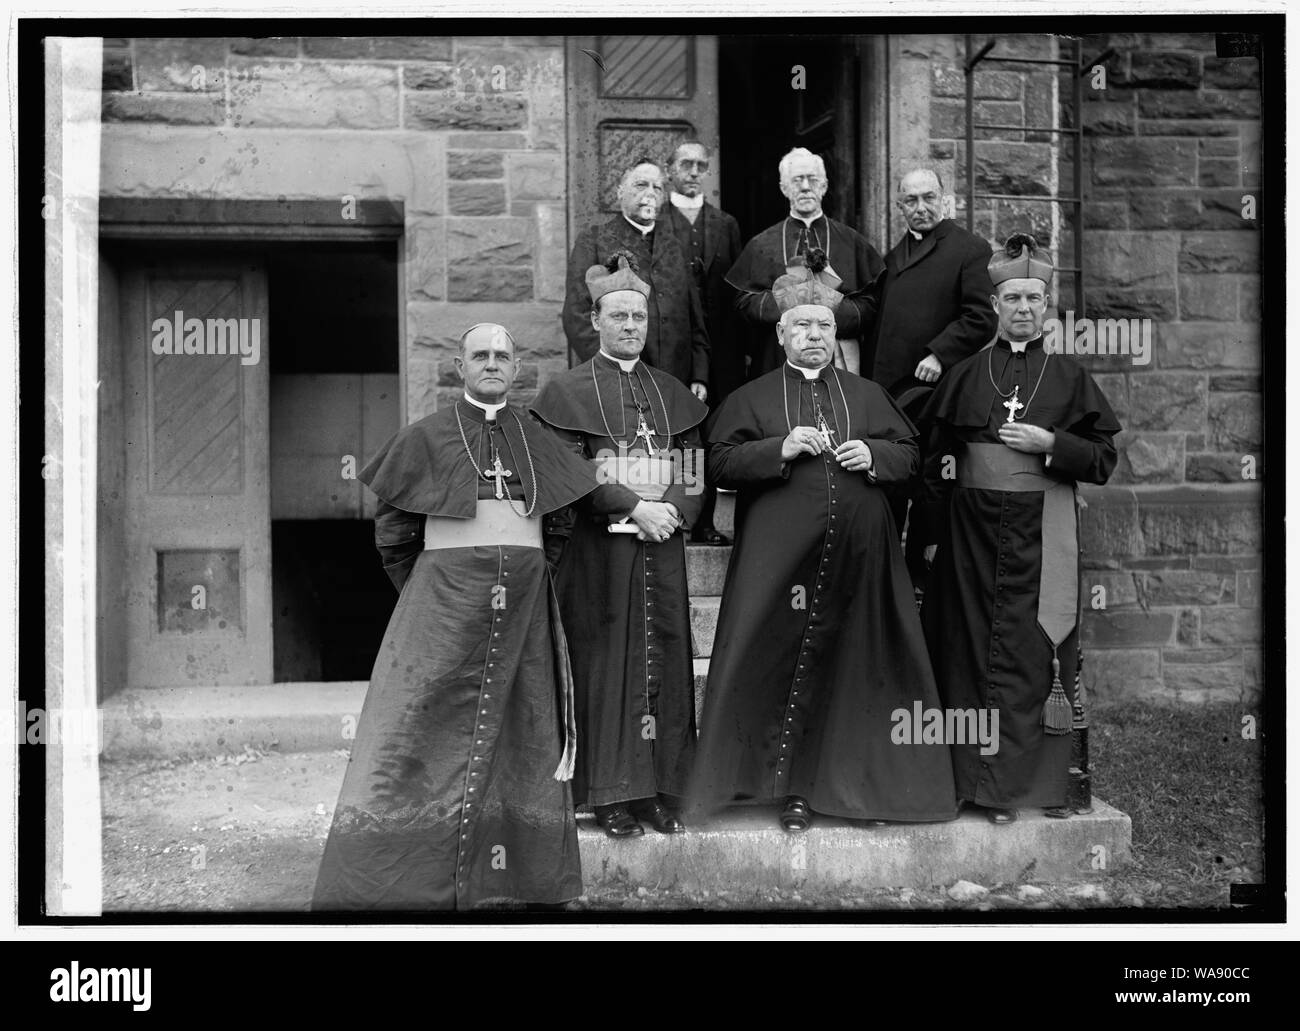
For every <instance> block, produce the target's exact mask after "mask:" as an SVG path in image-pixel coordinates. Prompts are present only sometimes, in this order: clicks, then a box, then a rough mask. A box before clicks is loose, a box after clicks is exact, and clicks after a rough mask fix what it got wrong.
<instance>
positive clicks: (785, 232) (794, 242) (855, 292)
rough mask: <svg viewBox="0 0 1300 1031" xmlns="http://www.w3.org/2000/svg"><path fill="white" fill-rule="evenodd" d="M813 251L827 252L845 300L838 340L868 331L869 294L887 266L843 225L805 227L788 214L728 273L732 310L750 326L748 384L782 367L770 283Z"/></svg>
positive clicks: (827, 222) (817, 222)
mask: <svg viewBox="0 0 1300 1031" xmlns="http://www.w3.org/2000/svg"><path fill="white" fill-rule="evenodd" d="M813 248H819V249H821V250H823V251H825V252H826V256H827V260H828V261H829V271H832V272H834V273H835V274H836V275H837V276H839V278H840V280H841V284H840V286H839V291H840V293H842V294H844V300H842V301H841V302H840V303H839V305H838V307H836V309H835V335H836V337H838V338H839V339H840V340H842V341H843V340H849V339H854V340H857V339H860V338H862V337H863V335H864V334H865V333H866V332H867V330H868V329H869V328H870V322H871V319H872V318H873V317H874V312H875V307H874V301H873V300H872V299H871V298H870V297H869V296H868V291H869V288H870V286H871V283H872V280H874V279H875V278H876V276H877V275H878V274H879V273H880V271H881V270H882V269H883V268H884V267H885V263H884V261H882V260H881V257H880V254H879V253H878V252H877V251H876V249H875V248H874V247H872V246H871V244H869V243H868V242H867V239H866V237H864V236H863V235H862V234H861V233H859V232H858V231H857V230H856V229H853V228H852V227H850V226H846V225H845V224H844V223H843V222H837V221H835V220H834V219H833V218H829V217H827V216H826V215H821V216H819V217H817V218H816V219H814V220H813V222H812V224H811V225H805V224H804V223H803V222H802V221H801V220H799V219H797V218H794V217H793V216H789V215H787V216H786V217H785V218H784V219H782V220H781V221H780V222H778V223H777V224H776V225H774V226H768V227H767V228H766V229H764V230H763V231H762V232H761V233H759V234H758V235H757V236H755V237H754V238H753V239H752V240H750V241H749V243H747V244H745V249H744V250H743V251H741V252H740V257H739V258H737V259H736V264H735V265H733V266H732V267H731V271H729V272H728V273H727V282H728V283H729V284H730V285H731V286H732V287H734V288H735V290H736V291H737V293H736V301H735V304H736V310H737V311H738V312H740V316H741V318H742V319H744V321H745V322H746V323H747V324H748V326H749V333H750V339H749V353H750V357H751V364H750V367H749V378H750V379H751V380H752V379H757V378H758V377H759V376H762V375H764V374H765V373H768V372H771V371H772V370H773V369H775V368H777V367H778V366H780V365H784V364H785V352H784V350H782V348H781V344H780V341H778V340H777V338H776V324H777V322H778V321H779V320H780V318H781V309H780V307H779V306H778V305H777V303H776V299H775V298H774V297H773V296H772V284H773V283H775V282H776V280H777V279H778V278H779V277H780V276H783V275H785V272H786V269H787V268H788V267H789V266H790V265H802V264H803V259H804V254H805V252H806V251H808V250H810V249H813Z"/></svg>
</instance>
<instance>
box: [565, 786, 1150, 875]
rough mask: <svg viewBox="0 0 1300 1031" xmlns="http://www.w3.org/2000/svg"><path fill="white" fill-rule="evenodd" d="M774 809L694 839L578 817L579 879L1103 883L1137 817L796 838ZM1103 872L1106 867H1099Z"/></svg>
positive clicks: (831, 823)
mask: <svg viewBox="0 0 1300 1031" xmlns="http://www.w3.org/2000/svg"><path fill="white" fill-rule="evenodd" d="M776 813H777V810H776V809H775V808H772V807H756V806H754V807H745V808H733V809H731V810H728V811H726V812H724V813H723V814H721V815H719V816H718V817H715V818H714V819H713V820H712V821H710V822H709V823H707V824H701V825H699V826H695V825H692V826H690V827H689V828H688V830H687V832H686V833H685V834H675V835H663V834H656V833H655V832H654V831H653V830H651V829H650V828H648V827H647V828H646V833H645V835H644V836H643V837H640V838H625V839H620V840H615V839H613V838H609V837H607V836H606V835H605V834H604V832H603V831H601V830H600V829H599V828H598V827H597V826H596V822H595V817H594V816H593V815H592V814H590V813H581V812H580V813H579V814H578V841H579V847H580V849H581V852H582V876H583V880H584V882H585V883H586V884H587V886H588V888H589V889H590V888H592V887H594V886H597V885H601V884H612V883H617V882H621V883H624V884H637V885H645V886H646V887H647V888H655V889H660V890H672V889H676V890H680V891H688V892H702V891H708V892H710V893H716V892H718V891H729V892H732V893H739V892H740V891H746V892H753V891H762V890H765V889H766V890H771V889H785V890H789V889H792V888H793V889H801V890H807V891H830V892H833V891H836V890H843V889H849V890H857V891H861V890H862V889H864V888H902V887H912V888H921V887H932V886H935V885H945V884H952V883H953V882H954V881H957V880H968V881H974V882H975V883H977V884H981V885H984V886H985V887H991V886H992V885H994V884H1006V883H1011V882H1014V881H1016V880H1020V879H1026V880H1034V881H1068V880H1077V879H1082V878H1086V877H1090V876H1096V871H1097V870H1098V869H1099V868H1100V869H1106V870H1110V869H1114V868H1115V867H1117V866H1120V865H1123V864H1124V863H1126V862H1127V861H1128V859H1129V852H1130V847H1131V842H1132V823H1131V821H1130V820H1129V818H1128V816H1126V815H1125V814H1124V813H1122V812H1120V811H1119V810H1118V809H1115V808H1113V807H1111V806H1109V805H1107V804H1106V803H1105V802H1102V801H1100V800H1097V799H1094V800H1093V812H1092V813H1090V814H1088V815H1086V816H1077V815H1076V816H1072V817H1070V818H1069V819H1066V820H1057V819H1052V818H1050V817H1047V816H1044V815H1043V814H1042V812H1041V811H1040V810H1037V809H1034V810H1024V811H1022V812H1021V814H1020V819H1019V820H1017V821H1016V822H1015V823H1013V824H1007V825H1003V826H994V825H993V824H991V823H989V822H988V820H987V819H985V817H984V816H983V814H982V813H980V812H978V811H970V812H964V813H962V815H961V816H960V817H959V818H958V819H956V820H953V821H951V822H949V823H925V824H888V825H886V826H884V827H872V826H869V825H866V824H864V823H860V822H854V821H848V820H832V819H828V818H823V817H815V818H814V820H813V825H812V826H811V827H810V828H809V829H808V830H807V831H806V832H804V833H803V834H798V835H793V834H787V833H786V832H785V831H784V830H782V829H781V828H780V827H779V826H778V825H777V820H776ZM1099 863H1101V864H1103V865H1102V866H1100V867H1099V866H1098V865H1097V864H1099Z"/></svg>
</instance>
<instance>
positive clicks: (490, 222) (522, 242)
mask: <svg viewBox="0 0 1300 1031" xmlns="http://www.w3.org/2000/svg"><path fill="white" fill-rule="evenodd" d="M535 252H536V243H535V241H534V233H533V221H532V220H531V219H527V218H449V219H447V260H448V263H449V265H450V266H453V267H454V266H455V265H456V264H458V263H460V262H463V261H470V262H475V263H478V264H480V265H527V264H530V263H531V262H532V260H533V255H534V253H535Z"/></svg>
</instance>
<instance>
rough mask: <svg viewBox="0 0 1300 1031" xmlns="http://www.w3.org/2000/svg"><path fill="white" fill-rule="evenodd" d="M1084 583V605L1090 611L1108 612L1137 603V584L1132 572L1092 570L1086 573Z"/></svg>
mask: <svg viewBox="0 0 1300 1031" xmlns="http://www.w3.org/2000/svg"><path fill="white" fill-rule="evenodd" d="M1082 583H1083V587H1082V590H1083V607H1084V608H1085V609H1088V610H1090V611H1098V612H1103V611H1106V612H1108V611H1110V610H1111V609H1118V608H1123V607H1124V606H1125V605H1136V604H1137V601H1138V591H1137V584H1136V583H1135V582H1134V576H1133V574H1132V573H1128V572H1123V573H1110V572H1101V571H1095V572H1094V571H1090V572H1087V573H1084V575H1083V581H1082ZM1098 588H1101V590H1100V591H1099V590H1098ZM1103 603H1104V604H1103ZM1099 606H1100V607H1099Z"/></svg>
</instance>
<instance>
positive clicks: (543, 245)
mask: <svg viewBox="0 0 1300 1031" xmlns="http://www.w3.org/2000/svg"><path fill="white" fill-rule="evenodd" d="M535 213H536V223H537V261H536V263H535V265H534V269H535V275H534V283H535V289H536V292H537V299H538V300H539V301H563V300H564V290H565V281H564V277H565V273H566V270H567V263H568V254H569V240H568V223H567V220H566V217H565V211H564V206H563V205H561V204H538V205H536V207H535Z"/></svg>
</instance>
